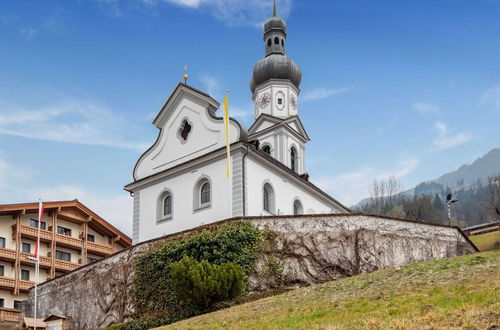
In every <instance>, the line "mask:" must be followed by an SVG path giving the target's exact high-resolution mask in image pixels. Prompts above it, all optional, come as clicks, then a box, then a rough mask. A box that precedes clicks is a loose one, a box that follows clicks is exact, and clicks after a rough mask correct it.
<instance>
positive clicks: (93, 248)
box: [87, 241, 114, 256]
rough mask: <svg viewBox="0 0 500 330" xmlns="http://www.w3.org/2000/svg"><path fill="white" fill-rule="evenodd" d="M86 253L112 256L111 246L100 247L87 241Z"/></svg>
mask: <svg viewBox="0 0 500 330" xmlns="http://www.w3.org/2000/svg"><path fill="white" fill-rule="evenodd" d="M87 251H88V252H92V253H95V254H98V255H102V256H107V255H110V254H113V252H114V251H113V248H112V247H111V246H106V245H101V244H98V243H94V242H88V241H87Z"/></svg>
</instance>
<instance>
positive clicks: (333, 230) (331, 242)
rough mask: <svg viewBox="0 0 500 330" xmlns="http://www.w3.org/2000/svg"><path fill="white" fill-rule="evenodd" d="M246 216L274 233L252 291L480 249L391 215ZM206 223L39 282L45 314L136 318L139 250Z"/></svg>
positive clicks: (88, 324)
mask: <svg viewBox="0 0 500 330" xmlns="http://www.w3.org/2000/svg"><path fill="white" fill-rule="evenodd" d="M243 219H246V220H247V221H250V222H251V223H252V224H253V225H254V226H255V227H257V228H258V229H262V230H265V229H269V230H270V231H269V232H270V233H272V235H273V238H272V240H270V244H269V246H268V247H266V249H265V251H263V252H262V253H261V255H260V256H259V259H258V261H257V263H256V267H255V271H254V272H253V274H251V276H250V278H249V289H250V291H263V290H268V289H271V288H275V287H285V288H295V287H299V286H304V285H310V284H315V283H322V282H326V281H331V280H336V279H338V278H342V277H347V276H352V275H356V274H360V273H366V272H372V271H375V270H378V269H382V268H387V267H393V266H399V265H403V264H407V263H412V262H417V261H425V260H431V259H441V258H449V257H455V256H459V255H463V254H468V253H473V252H476V251H477V249H476V248H475V246H474V245H473V244H472V243H471V242H470V241H469V240H468V238H467V237H466V236H465V235H464V234H463V233H462V232H461V231H460V230H459V229H458V228H454V227H446V226H439V225H430V224H423V223H416V222H411V221H405V220H398V219H390V218H385V217H377V216H368V215H361V214H340V215H314V216H279V217H250V218H243ZM236 220H238V219H230V220H225V221H222V222H218V223H214V224H211V225H208V226H205V227H211V226H217V225H220V224H221V223H224V222H229V221H236ZM205 227H202V228H196V229H193V230H190V231H186V232H182V233H178V234H174V235H169V236H166V237H163V238H159V239H156V240H153V241H148V242H144V243H141V244H138V245H135V246H133V247H131V248H129V249H127V250H124V251H121V252H119V253H117V254H115V255H113V256H110V257H108V258H106V259H104V260H101V261H98V262H96V263H94V264H91V265H88V266H85V267H82V268H80V269H78V270H76V271H73V272H71V273H69V274H67V275H65V276H62V277H59V278H56V279H54V280H51V281H48V282H45V283H43V284H41V285H39V286H38V315H39V317H43V318H45V317H47V316H49V315H50V314H55V315H60V316H64V317H67V318H68V321H69V328H70V329H96V328H102V327H106V326H109V325H111V324H113V323H118V322H124V321H128V320H131V319H132V316H133V313H134V296H135V293H134V290H135V288H134V265H135V260H136V259H137V257H138V256H140V255H143V254H144V253H146V252H147V251H149V250H150V249H151V248H152V247H154V246H155V245H157V244H161V243H162V242H164V241H166V240H171V239H182V238H183V237H186V236H189V235H190V234H192V233H196V232H199V231H200V230H203V228H205ZM166 294H168V293H166ZM33 302H34V291H33V290H31V291H30V299H29V301H28V302H27V303H26V304H25V307H24V312H25V314H26V315H28V316H31V315H32V311H33Z"/></svg>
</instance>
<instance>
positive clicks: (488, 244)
mask: <svg viewBox="0 0 500 330" xmlns="http://www.w3.org/2000/svg"><path fill="white" fill-rule="evenodd" d="M469 238H470V240H471V241H472V242H473V243H474V244H475V245H476V246H477V248H478V249H479V250H481V251H493V250H498V249H500V231H494V232H492V233H487V234H482V235H477V236H471V237H469Z"/></svg>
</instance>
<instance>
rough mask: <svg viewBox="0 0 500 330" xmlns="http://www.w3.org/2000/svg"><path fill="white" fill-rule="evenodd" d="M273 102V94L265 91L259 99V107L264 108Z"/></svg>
mask: <svg viewBox="0 0 500 330" xmlns="http://www.w3.org/2000/svg"><path fill="white" fill-rule="evenodd" d="M270 103H271V94H269V93H264V94H263V95H262V96H261V97H260V99H259V108H261V109H264V108H266V107H267V106H268V105H269V104H270Z"/></svg>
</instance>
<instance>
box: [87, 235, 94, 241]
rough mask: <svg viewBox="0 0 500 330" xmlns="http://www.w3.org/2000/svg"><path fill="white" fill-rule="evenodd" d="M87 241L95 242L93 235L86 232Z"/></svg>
mask: <svg viewBox="0 0 500 330" xmlns="http://www.w3.org/2000/svg"><path fill="white" fill-rule="evenodd" d="M87 241H89V242H95V236H94V235H92V234H87Z"/></svg>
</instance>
